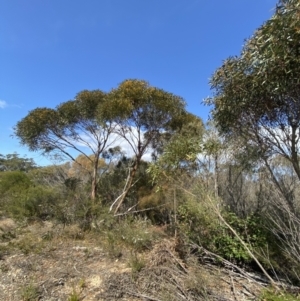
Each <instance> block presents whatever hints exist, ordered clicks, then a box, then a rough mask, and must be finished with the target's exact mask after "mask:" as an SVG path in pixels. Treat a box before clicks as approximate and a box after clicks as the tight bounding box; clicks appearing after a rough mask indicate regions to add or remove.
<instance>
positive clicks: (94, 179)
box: [91, 154, 99, 202]
mask: <svg viewBox="0 0 300 301" xmlns="http://www.w3.org/2000/svg"><path fill="white" fill-rule="evenodd" d="M98 164H99V154H96V155H95V161H94V168H93V175H92V191H91V199H92V200H93V202H95V199H96V195H97V184H98Z"/></svg>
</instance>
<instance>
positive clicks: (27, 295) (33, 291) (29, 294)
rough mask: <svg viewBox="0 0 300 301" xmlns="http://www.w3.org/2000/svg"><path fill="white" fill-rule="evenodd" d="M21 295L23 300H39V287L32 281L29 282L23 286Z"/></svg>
mask: <svg viewBox="0 0 300 301" xmlns="http://www.w3.org/2000/svg"><path fill="white" fill-rule="evenodd" d="M20 295H21V298H22V301H37V300H39V291H38V288H37V287H36V286H35V285H34V284H32V283H29V284H28V285H25V286H23V287H22V288H21V292H20Z"/></svg>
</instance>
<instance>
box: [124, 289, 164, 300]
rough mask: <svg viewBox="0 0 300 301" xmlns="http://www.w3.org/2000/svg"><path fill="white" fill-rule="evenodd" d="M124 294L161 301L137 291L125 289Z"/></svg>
mask: <svg viewBox="0 0 300 301" xmlns="http://www.w3.org/2000/svg"><path fill="white" fill-rule="evenodd" d="M126 294H128V295H131V296H135V297H139V298H144V299H147V300H151V301H162V300H160V299H156V298H154V297H151V296H146V295H143V294H138V293H134V292H128V291H127V292H126Z"/></svg>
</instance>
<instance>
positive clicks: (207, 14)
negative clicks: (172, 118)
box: [0, 0, 277, 163]
mask: <svg viewBox="0 0 300 301" xmlns="http://www.w3.org/2000/svg"><path fill="white" fill-rule="evenodd" d="M276 2H277V1H275V0H226V1H224V0H85V1H83V0H0V68H1V69H0V70H1V72H0V154H8V153H13V152H17V153H19V154H21V155H24V154H27V155H28V157H31V158H34V159H35V160H36V162H37V163H42V162H43V159H42V158H41V157H40V155H39V154H36V153H28V152H27V149H26V148H25V147H21V146H20V145H19V142H18V140H17V139H16V138H12V137H11V135H12V134H13V130H12V128H13V127H14V126H15V124H16V123H17V122H18V121H19V120H20V119H22V118H23V117H25V116H26V115H27V113H28V111H30V110H32V109H35V108H36V107H55V106H57V105H58V104H59V103H61V102H64V101H67V100H70V99H72V98H73V97H74V96H75V95H76V93H77V92H79V91H81V90H83V89H101V90H104V91H109V90H110V89H111V88H113V87H116V86H117V85H118V84H119V83H120V82H121V81H123V80H125V79H128V78H137V79H144V80H147V81H149V82H150V84H151V85H154V86H157V87H160V88H162V89H164V90H166V91H169V92H172V93H174V94H177V95H180V96H182V97H183V98H184V99H185V100H186V102H187V104H188V106H187V109H188V110H189V111H190V112H192V113H194V114H196V115H198V116H200V117H202V119H203V120H204V121H206V120H207V118H208V114H209V109H208V108H207V107H204V106H202V105H201V101H202V99H203V98H205V97H206V96H208V95H210V89H209V84H208V81H209V78H210V76H211V75H212V73H213V72H214V70H215V69H216V68H217V67H218V66H220V65H221V63H222V60H224V59H226V58H227V57H228V56H231V55H237V54H239V52H240V50H241V48H242V45H243V43H244V40H245V39H246V38H248V37H250V36H251V34H253V32H254V30H255V29H256V28H257V27H259V26H260V25H261V24H262V23H263V22H264V21H266V20H267V19H269V18H270V17H271V15H272V14H273V12H274V8H275V5H276Z"/></svg>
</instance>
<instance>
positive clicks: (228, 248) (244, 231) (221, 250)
mask: <svg viewBox="0 0 300 301" xmlns="http://www.w3.org/2000/svg"><path fill="white" fill-rule="evenodd" d="M223 216H224V218H225V220H226V222H227V223H228V224H229V225H230V226H231V227H232V228H233V229H234V230H235V231H236V232H237V233H238V235H239V236H240V237H241V238H242V240H243V241H244V242H245V243H246V244H247V246H248V248H249V249H250V250H253V249H256V250H259V248H265V247H266V245H267V231H266V230H265V229H264V228H263V223H262V220H261V218H259V217H256V216H248V217H247V218H245V219H241V218H238V217H237V216H236V215H235V214H234V213H232V212H224V215H223ZM213 241H214V247H215V249H216V252H217V253H218V254H219V255H221V256H223V257H225V258H227V259H229V260H234V261H236V262H250V261H251V260H252V258H251V256H250V255H249V254H248V252H247V251H246V250H245V248H244V247H243V246H242V244H241V243H240V241H239V240H238V239H237V237H236V236H234V235H233V234H232V233H231V231H230V230H229V229H228V228H227V227H226V226H225V225H222V224H220V225H219V227H218V229H217V232H216V234H215V235H214V236H213Z"/></svg>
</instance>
